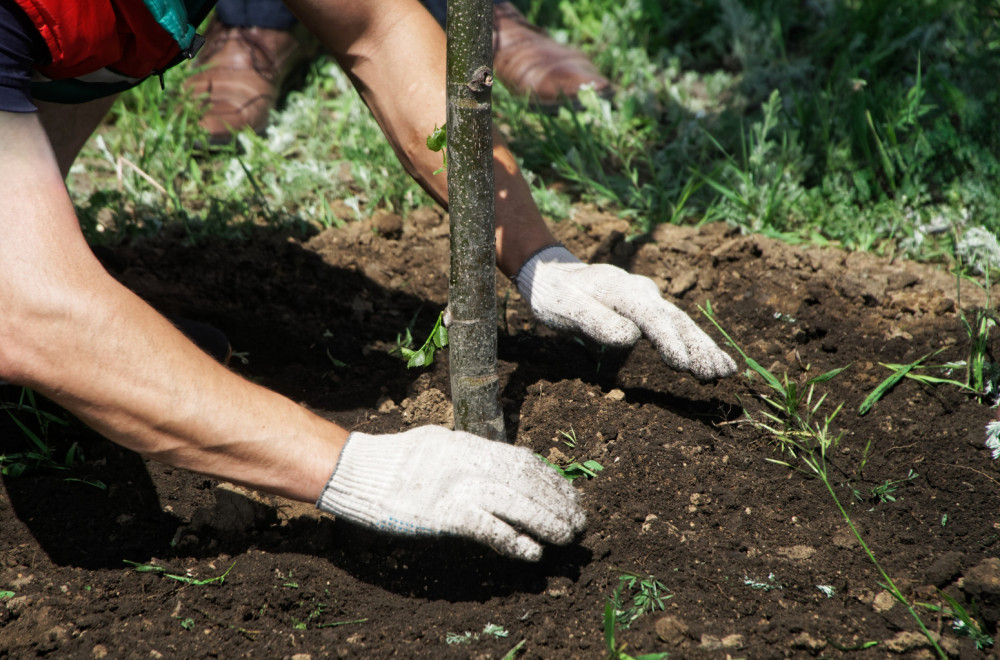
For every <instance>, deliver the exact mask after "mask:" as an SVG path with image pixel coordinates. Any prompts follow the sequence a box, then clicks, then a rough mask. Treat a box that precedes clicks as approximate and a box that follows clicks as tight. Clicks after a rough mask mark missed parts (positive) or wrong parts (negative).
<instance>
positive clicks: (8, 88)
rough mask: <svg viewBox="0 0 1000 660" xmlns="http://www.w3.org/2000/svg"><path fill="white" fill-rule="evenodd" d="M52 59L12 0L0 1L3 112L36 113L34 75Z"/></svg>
mask: <svg viewBox="0 0 1000 660" xmlns="http://www.w3.org/2000/svg"><path fill="white" fill-rule="evenodd" d="M48 60H49V49H48V47H47V46H46V45H45V42H44V41H43V40H42V36H41V35H40V34H38V30H36V29H35V26H34V25H32V23H31V20H30V19H29V18H28V17H27V16H26V15H25V14H24V12H23V11H21V8H20V7H18V6H17V4H16V3H14V2H13V1H12V0H0V111H4V112H34V111H35V110H36V109H37V108H35V104H34V103H32V102H31V76H32V73H33V72H34V69H35V66H36V65H44V64H46V63H47V62H48Z"/></svg>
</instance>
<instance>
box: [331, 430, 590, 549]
mask: <svg viewBox="0 0 1000 660" xmlns="http://www.w3.org/2000/svg"><path fill="white" fill-rule="evenodd" d="M316 507H317V508H319V509H322V510H323V511H328V512H330V513H332V514H334V515H336V516H338V517H343V518H344V519H346V520H351V521H353V522H356V523H359V524H361V525H364V526H366V527H372V528H375V529H380V530H384V531H387V532H390V533H396V534H403V535H408V536H417V535H435V534H454V535H456V536H464V537H468V538H472V539H475V540H477V541H479V542H481V543H485V544H487V545H489V546H491V547H492V548H493V549H494V550H496V551H497V552H500V553H502V554H505V555H509V556H511V557H516V558H518V559H525V560H528V561H538V559H540V558H541V556H542V546H541V545H540V544H539V543H538V542H537V541H535V540H534V539H533V538H532V537H535V538H537V539H539V540H541V541H546V542H548V543H556V544H560V545H562V544H566V543H569V542H570V541H571V540H572V539H573V537H574V536H575V535H576V533H577V532H579V531H581V530H582V529H583V527H584V525H585V524H586V516H585V515H584V513H583V510H582V509H581V508H580V504H579V502H578V498H577V493H576V490H574V489H573V487H572V486H571V485H570V483H569V482H568V481H567V480H566V479H564V478H563V477H561V476H560V475H559V474H558V473H557V472H556V471H555V470H553V469H552V468H550V467H548V466H547V465H546V464H545V463H544V462H542V460H541V459H539V458H538V457H536V456H534V455H533V454H532V453H531V451H529V450H528V449H526V448H524V447H513V446H511V445H507V444H503V443H501V442H493V441H490V440H485V439H483V438H480V437H478V436H475V435H472V434H471V433H464V432H461V431H450V430H448V429H446V428H444V427H441V426H420V427H417V428H414V429H410V430H409V431H404V432H403V433H394V434H389V435H368V434H366V433H358V432H357V431H355V432H354V433H352V434H351V435H350V436H349V437H348V438H347V444H345V445H344V449H343V451H342V452H341V454H340V460H339V461H338V463H337V467H336V469H335V470H334V471H333V475H332V476H331V477H330V481H329V483H327V485H326V488H325V489H324V490H323V494H322V495H320V498H319V501H318V502H316Z"/></svg>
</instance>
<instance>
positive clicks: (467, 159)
mask: <svg viewBox="0 0 1000 660" xmlns="http://www.w3.org/2000/svg"><path fill="white" fill-rule="evenodd" d="M447 70H448V81H447V83H448V200H449V201H448V208H449V212H450V214H451V275H450V278H449V288H448V305H449V308H450V310H451V323H450V324H449V326H448V343H449V345H450V349H449V354H448V359H449V361H450V370H451V394H452V401H453V403H454V406H455V427H456V428H457V429H461V430H463V431H468V432H470V433H475V434H476V435H480V436H483V437H486V438H490V439H492V440H505V439H506V437H505V434H504V423H503V412H502V410H501V408H500V386H499V382H500V381H499V377H498V374H497V314H496V237H495V233H494V226H495V218H494V214H495V205H494V194H495V192H494V181H493V117H492V104H491V98H490V92H491V87H492V85H493V5H492V2H491V0H449V2H448V65H447Z"/></svg>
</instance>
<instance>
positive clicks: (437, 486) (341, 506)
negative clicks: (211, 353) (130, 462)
mask: <svg viewBox="0 0 1000 660" xmlns="http://www.w3.org/2000/svg"><path fill="white" fill-rule="evenodd" d="M95 107H96V106H94V107H89V108H87V107H83V108H78V110H79V111H74V109H73V106H65V107H61V108H47V109H46V110H47V111H48V112H52V113H53V114H51V115H50V114H47V113H43V114H46V116H47V121H46V124H48V125H49V126H52V127H55V129H56V130H54V131H53V134H54V135H57V136H59V137H61V138H63V140H64V141H63V142H61V143H60V145H59V148H58V149H56V150H54V149H53V148H52V147H51V145H50V143H49V140H48V138H47V136H46V132H45V130H44V129H43V126H42V122H41V121H40V119H39V117H38V116H36V115H34V114H13V113H5V112H0V154H3V155H4V157H3V158H0V195H2V196H3V198H4V199H6V200H9V202H8V203H7V204H5V205H4V206H3V207H2V208H0V236H2V237H3V240H0V309H2V310H3V314H2V315H0V378H4V379H6V380H9V381H11V382H14V383H18V384H22V385H26V386H29V387H32V388H34V389H35V390H37V391H38V392H40V393H42V394H44V395H46V396H48V397H49V398H51V399H53V400H54V401H56V402H57V403H59V404H61V405H62V406H64V407H65V408H66V409H67V410H69V411H71V412H72V413H74V414H75V415H77V416H78V417H79V418H80V419H81V420H83V421H84V422H86V423H87V424H89V425H90V426H92V427H93V428H94V429H96V430H97V431H99V432H101V433H102V434H103V435H105V436H106V437H108V438H109V439H111V440H113V441H115V442H117V443H119V444H121V445H122V446H124V447H128V448H130V449H133V450H135V451H137V452H140V453H141V454H143V455H145V456H147V457H149V458H153V459H156V460H158V461H161V462H164V463H168V464H170V465H175V466H178V467H182V468H187V469H189V470H193V471H196V472H201V473H203V474H207V475H210V476H213V477H216V478H220V479H225V480H228V481H233V482H236V483H241V484H244V485H247V486H250V487H253V488H257V489H261V490H265V491H269V492H272V493H276V494H279V495H283V496H285V497H289V498H293V499H298V500H303V501H307V502H316V503H317V506H318V507H319V508H321V509H323V510H325V511H329V512H331V513H335V514H336V515H337V516H338V517H342V518H344V519H346V520H352V521H354V522H356V523H359V524H362V525H367V526H370V527H374V528H377V529H382V530H385V531H389V532H392V533H396V534H454V535H458V536H465V537H469V538H473V539H476V540H478V541H480V542H483V543H487V544H489V545H490V546H492V547H493V548H495V549H496V550H498V551H499V552H502V553H504V554H507V555H510V556H513V557H518V558H521V559H527V560H537V559H539V558H540V557H541V553H542V546H541V544H540V543H539V541H548V542H553V543H568V542H569V541H570V540H572V538H573V537H574V535H575V534H576V533H577V532H579V531H580V530H581V529H582V528H583V525H584V523H585V517H584V514H583V511H582V509H581V508H580V506H579V503H578V498H577V493H576V491H575V490H574V489H573V488H572V487H571V486H569V484H568V483H567V482H566V481H565V480H563V479H562V478H561V477H560V476H559V475H558V474H557V473H556V472H555V471H553V470H551V469H549V468H547V467H546V466H544V465H543V464H542V463H541V462H540V461H539V460H537V459H536V458H535V457H534V456H533V455H532V453H531V451H530V450H528V449H526V448H524V447H511V446H509V445H506V444H503V443H496V442H490V441H487V440H484V439H482V438H477V437H475V436H469V435H468V434H461V433H458V432H455V431H450V430H448V429H444V428H440V427H429V426H424V427H418V428H414V429H410V430H409V431H406V432H404V433H396V434H386V435H367V434H362V433H354V434H350V435H349V434H348V432H347V431H346V430H345V429H343V428H341V427H339V426H337V425H336V424H332V423H330V422H327V421H325V420H323V419H321V418H320V417H318V416H316V415H313V414H312V413H309V412H308V411H307V410H305V409H304V408H303V407H301V406H298V405H296V404H294V403H293V402H291V401H289V400H288V399H286V398H284V397H282V396H280V395H278V394H276V393H274V392H270V391H268V390H266V389H264V388H262V387H259V386H257V385H254V384H253V383H250V382H249V381H246V380H244V379H242V378H240V377H239V376H237V375H236V374H234V373H232V372H230V371H229V370H227V369H226V368H224V367H223V366H221V365H219V364H218V363H216V362H215V361H214V360H212V359H211V358H209V357H208V356H207V355H206V354H205V353H203V352H202V351H201V350H200V349H198V348H197V347H196V346H195V345H194V344H192V343H191V342H190V341H188V340H187V338H186V337H184V336H183V335H182V334H181V333H179V332H178V331H177V330H176V329H175V328H174V327H173V326H172V325H171V324H170V323H169V322H167V321H166V319H164V318H163V317H162V316H160V315H159V314H158V313H157V312H156V311H154V310H153V309H152V308H151V307H149V306H148V305H147V304H146V303H144V302H143V301H142V300H141V299H139V298H138V297H137V296H135V295H134V294H133V293H131V292H130V291H128V290H127V289H126V288H124V287H122V286H121V285H120V284H118V282H116V281H115V280H114V279H113V278H112V277H110V276H109V275H108V274H107V272H105V271H104V269H103V268H102V267H101V265H100V264H99V263H98V262H97V260H96V259H95V258H94V256H93V254H92V253H91V251H90V248H89V247H88V246H87V244H86V242H85V241H84V238H83V235H82V233H81V232H80V229H79V225H78V223H77V220H76V217H75V215H74V213H73V207H72V204H71V203H70V200H69V196H68V195H67V193H66V189H65V187H64V185H63V182H62V176H61V173H60V164H62V166H63V168H64V169H65V168H68V163H69V160H71V157H72V155H73V154H74V153H75V149H74V145H77V146H78V145H79V144H82V142H81V141H80V140H79V139H78V137H79V136H76V135H74V131H73V130H70V131H61V128H65V127H67V126H70V127H76V128H80V127H85V126H86V124H87V122H86V121H82V119H83V118H84V117H87V116H90V118H91V119H92V120H93V121H92V122H91V123H96V121H98V118H99V113H92V114H91V111H92V110H94V108H95ZM70 117H72V118H75V119H77V120H80V121H76V122H73V121H65V120H67V119H68V118H70ZM60 119H62V120H63V121H60ZM60 133H64V134H62V135H60ZM57 153H58V154H59V158H58V159H57V155H56V154H57ZM499 466H503V467H504V469H503V470H500V469H497V468H498V467H499ZM412 474H421V475H423V476H422V478H421V479H418V480H414V479H412V478H411V475H412Z"/></svg>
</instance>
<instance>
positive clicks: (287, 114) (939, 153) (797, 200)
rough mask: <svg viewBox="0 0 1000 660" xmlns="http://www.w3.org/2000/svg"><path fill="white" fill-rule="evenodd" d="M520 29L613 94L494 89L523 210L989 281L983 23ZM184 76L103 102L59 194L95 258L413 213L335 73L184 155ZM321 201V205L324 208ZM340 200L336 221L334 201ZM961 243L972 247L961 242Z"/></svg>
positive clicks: (372, 130) (624, 22)
mask: <svg viewBox="0 0 1000 660" xmlns="http://www.w3.org/2000/svg"><path fill="white" fill-rule="evenodd" d="M521 5H522V7H523V8H524V10H525V12H526V14H527V15H528V16H529V17H530V18H532V19H534V20H536V21H537V22H539V23H541V24H543V25H545V26H547V27H548V28H549V30H550V32H551V33H552V35H553V36H554V37H555V38H556V39H558V40H563V41H568V42H571V43H573V44H576V45H578V46H579V47H580V48H581V49H583V50H584V51H585V52H587V54H588V55H590V57H591V58H592V59H593V61H594V62H595V63H596V64H597V66H598V67H599V68H600V69H601V71H602V72H603V73H604V74H605V75H607V76H608V77H609V78H610V79H612V80H613V81H614V82H615V84H616V92H615V95H614V98H613V99H610V100H608V99H602V98H599V97H598V96H597V95H595V94H592V93H586V92H584V93H583V94H582V95H581V98H580V107H579V108H578V109H576V110H573V109H568V108H564V109H562V110H561V111H559V112H558V113H556V114H554V115H545V114H538V113H533V112H531V111H530V110H529V109H528V107H527V104H526V102H525V101H524V100H523V99H517V98H513V97H512V96H511V95H510V94H509V93H508V92H507V91H505V90H504V89H503V87H502V85H497V86H496V87H495V94H494V105H495V115H496V119H497V123H498V125H499V126H500V127H501V129H502V131H503V132H505V133H506V134H507V135H508V137H509V139H510V141H511V143H512V145H513V147H514V150H515V153H516V154H517V155H518V157H519V158H520V160H521V162H522V164H523V166H524V169H525V173H526V176H527V178H528V179H529V181H530V182H531V185H532V188H533V190H534V194H535V197H536V200H537V201H538V203H539V205H540V206H541V208H542V209H543V211H544V212H545V213H547V214H549V215H550V216H551V217H554V218H556V219H560V218H566V217H569V216H571V215H572V212H573V211H572V207H571V203H573V202H578V201H585V202H591V203H594V204H596V205H598V206H599V207H601V208H605V209H608V210H611V211H613V212H616V213H619V214H620V215H622V216H624V217H627V218H630V219H631V220H632V221H633V222H634V229H635V231H637V232H639V231H646V230H649V229H650V228H651V227H652V226H654V225H655V224H657V223H661V222H675V223H689V224H690V223H700V222H705V221H711V220H721V221H725V222H729V223H731V224H733V225H735V226H738V227H740V228H742V229H743V230H745V231H748V232H749V231H755V232H763V233H766V234H770V235H778V236H783V237H785V238H787V239H789V240H798V241H801V240H808V241H816V242H823V243H826V242H836V243H839V244H842V245H844V246H846V247H848V248H850V249H860V250H872V251H875V252H879V253H886V254H893V255H899V254H901V255H905V256H911V257H916V258H920V259H925V260H954V259H955V258H956V255H957V256H958V258H959V259H963V260H965V261H967V260H968V258H971V257H972V256H973V255H978V258H979V259H980V261H982V254H983V250H984V249H985V250H986V251H987V252H989V250H992V255H991V256H989V257H988V258H987V261H986V263H988V264H989V267H992V268H996V267H997V266H998V265H1000V248H997V246H996V240H995V238H994V239H993V241H992V246H986V247H985V248H984V247H983V240H976V239H977V237H978V238H979V239H982V237H983V236H988V237H995V235H996V233H997V231H998V230H1000V134H998V133H997V131H996V130H995V125H994V122H993V119H992V112H993V108H994V107H995V106H996V105H997V103H998V102H1000V89H998V88H997V87H996V85H995V84H994V81H995V80H996V79H997V78H998V74H1000V58H998V57H996V51H997V49H998V48H1000V8H998V7H997V6H996V3H995V2H987V1H986V0H974V1H972V2H965V1H959V0H918V1H915V2H914V3H909V4H907V5H905V8H904V5H900V4H899V3H897V2H893V1H891V0H870V1H862V0H825V1H821V2H811V3H802V2H799V1H798V0H769V1H768V2H764V1H763V0H678V1H677V2H672V3H670V4H669V5H663V4H662V3H660V2H659V1H658V0H624V1H622V2H614V3H612V2H608V1H607V0H581V1H579V2H569V1H568V0H533V1H531V2H527V1H526V2H523V3H521ZM188 71H190V69H184V68H183V67H182V68H179V69H175V70H172V71H170V72H169V73H168V74H167V76H166V84H167V88H168V90H169V91H170V92H171V93H163V92H161V90H160V88H159V84H158V82H157V81H150V82H149V83H146V84H144V85H143V86H141V87H140V88H138V89H137V90H134V91H132V92H130V93H128V94H126V95H124V97H123V99H122V100H121V101H120V102H119V103H118V104H116V106H115V109H114V111H113V113H112V115H111V117H110V118H109V120H108V122H107V123H106V124H105V125H104V126H103V127H102V128H101V130H100V136H99V139H95V140H92V141H91V142H90V143H89V145H88V146H87V147H86V152H85V154H84V158H83V159H82V160H81V161H80V163H79V164H78V165H77V167H76V168H74V174H73V176H72V178H71V181H70V185H71V189H72V191H73V196H74V201H75V202H76V204H77V207H78V210H79V213H80V217H81V221H82V223H83V225H84V227H85V229H86V230H87V233H88V236H89V237H90V238H91V240H94V241H115V240H119V239H120V238H122V237H123V236H128V235H131V234H135V233H144V232H145V233H149V232H157V231H160V230H161V229H162V228H163V227H164V226H166V225H168V224H178V225H180V226H182V227H183V228H184V229H185V231H186V232H187V235H188V236H189V238H190V239H191V240H198V238H199V237H201V236H204V235H214V234H219V233H223V234H226V235H235V236H239V235H241V234H242V232H243V231H244V230H245V228H246V227H248V226H254V225H260V224H264V225H274V226H280V227H289V226H290V227H293V228H295V229H298V230H305V229H308V228H313V229H316V228H322V227H326V226H330V225H332V224H338V223H340V222H343V221H345V220H350V219H353V218H355V217H364V216H367V215H369V214H371V213H372V212H373V211H374V210H375V209H378V208H389V209H392V210H395V211H397V212H400V213H402V214H404V215H405V214H406V213H407V212H408V211H409V210H411V209H413V208H416V207H419V206H421V205H426V204H430V203H432V202H431V201H430V199H429V198H428V197H427V196H426V195H425V194H424V193H423V192H422V191H420V189H419V188H418V187H417V186H416V184H414V183H413V182H412V181H410V179H409V178H408V177H407V176H406V174H405V173H404V171H403V169H402V167H401V166H400V165H399V164H398V163H397V162H396V159H395V157H394V155H393V153H392V150H391V148H390V147H389V146H388V144H387V143H386V141H385V140H384V138H383V137H382V135H381V132H380V130H379V128H378V127H377V125H376V124H375V123H374V121H373V120H372V119H371V117H370V115H369V113H368V111H367V109H366V108H365V106H364V104H363V103H362V102H361V101H360V99H359V97H358V95H357V94H356V93H355V92H354V91H353V90H352V89H351V88H350V85H349V82H348V80H347V78H346V76H345V75H344V74H343V73H341V72H340V71H339V70H338V69H337V67H336V66H335V65H333V64H332V63H331V62H330V61H329V60H321V61H319V62H318V63H317V64H316V65H315V67H314V70H313V74H312V75H311V76H310V77H309V79H308V83H307V85H306V87H305V89H303V90H302V91H301V92H300V93H295V94H292V95H291V96H290V97H289V99H288V101H287V103H286V105H285V107H284V109H283V110H282V111H280V112H278V113H275V115H274V118H273V121H272V125H271V127H270V128H269V129H268V130H267V133H266V135H264V136H262V137H258V136H255V135H252V134H250V133H244V134H242V135H240V136H239V138H238V141H237V146H234V147H233V148H226V149H220V150H217V151H215V152H213V153H211V154H203V153H200V152H198V151H196V150H195V149H194V148H193V144H194V143H195V142H197V141H198V140H199V138H201V139H204V136H203V135H201V133H200V130H199V129H198V127H197V118H198V113H199V109H198V104H197V103H196V101H195V100H194V99H191V98H188V97H186V96H185V95H183V94H178V93H176V92H177V91H179V90H181V83H182V80H183V77H184V76H185V75H187V73H188ZM334 201H338V203H337V204H336V205H334V204H333V202H334ZM340 202H343V203H340ZM970 237H971V238H970Z"/></svg>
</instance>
